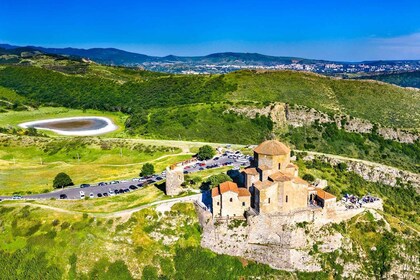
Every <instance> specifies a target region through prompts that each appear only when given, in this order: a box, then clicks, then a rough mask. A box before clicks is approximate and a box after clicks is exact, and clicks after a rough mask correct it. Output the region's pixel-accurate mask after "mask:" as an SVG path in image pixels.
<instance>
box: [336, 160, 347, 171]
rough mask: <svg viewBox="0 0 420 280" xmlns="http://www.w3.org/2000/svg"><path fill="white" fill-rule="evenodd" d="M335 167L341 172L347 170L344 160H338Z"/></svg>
mask: <svg viewBox="0 0 420 280" xmlns="http://www.w3.org/2000/svg"><path fill="white" fill-rule="evenodd" d="M337 168H338V170H340V171H341V172H343V171H345V170H347V164H346V163H345V162H340V163H339V164H337Z"/></svg>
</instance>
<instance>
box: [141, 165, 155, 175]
mask: <svg viewBox="0 0 420 280" xmlns="http://www.w3.org/2000/svg"><path fill="white" fill-rule="evenodd" d="M154 173H155V167H154V166H153V164H151V163H145V164H144V165H143V166H142V168H141V172H140V176H149V175H153V174H154Z"/></svg>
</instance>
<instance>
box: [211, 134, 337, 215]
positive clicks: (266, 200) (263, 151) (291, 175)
mask: <svg viewBox="0 0 420 280" xmlns="http://www.w3.org/2000/svg"><path fill="white" fill-rule="evenodd" d="M298 173H299V170H298V167H297V166H296V165H295V164H293V163H291V162H290V149H289V148H288V147H287V146H286V145H285V144H283V143H281V142H279V141H277V140H267V141H264V142H263V143H261V144H260V145H258V146H257V147H256V148H255V149H254V160H253V163H252V164H251V166H249V167H247V168H245V170H243V175H244V178H245V186H244V188H238V187H237V185H236V184H234V183H231V182H225V183H223V184H221V185H220V186H218V187H217V188H214V189H213V190H212V199H213V217H222V218H223V217H233V216H242V217H243V216H244V214H245V211H248V209H249V210H251V211H250V212H252V213H253V214H257V215H258V214H266V215H270V214H278V213H292V212H294V211H298V210H306V209H308V208H319V207H322V208H325V209H327V208H330V209H332V208H333V207H334V206H335V203H336V197H335V196H333V195H332V194H330V193H328V192H326V191H324V190H322V189H320V188H317V187H315V186H313V185H311V184H310V183H308V182H307V181H305V180H303V179H302V178H300V177H299V176H298ZM241 194H243V196H246V198H244V197H242V196H241ZM248 194H249V195H250V197H249V199H250V205H249V204H248V203H247V202H248V201H247V199H248ZM226 199H227V200H226ZM245 200H246V202H245V204H244V205H247V207H245V208H243V207H241V205H242V204H241V203H242V202H243V201H245ZM229 202H230V203H229Z"/></svg>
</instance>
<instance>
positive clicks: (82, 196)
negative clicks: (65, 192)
mask: <svg viewBox="0 0 420 280" xmlns="http://www.w3.org/2000/svg"><path fill="white" fill-rule="evenodd" d="M79 193H80V199H83V198H85V192H84V191H80V192H79Z"/></svg>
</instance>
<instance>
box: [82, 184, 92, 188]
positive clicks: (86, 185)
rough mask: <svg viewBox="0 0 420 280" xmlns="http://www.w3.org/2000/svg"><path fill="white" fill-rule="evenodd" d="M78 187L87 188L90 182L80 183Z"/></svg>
mask: <svg viewBox="0 0 420 280" xmlns="http://www.w3.org/2000/svg"><path fill="white" fill-rule="evenodd" d="M80 187H81V188H87V187H90V184H81V185H80Z"/></svg>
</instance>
